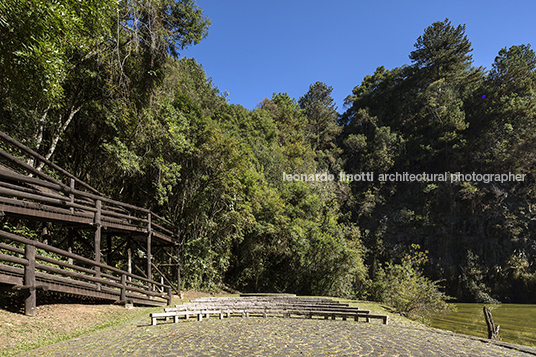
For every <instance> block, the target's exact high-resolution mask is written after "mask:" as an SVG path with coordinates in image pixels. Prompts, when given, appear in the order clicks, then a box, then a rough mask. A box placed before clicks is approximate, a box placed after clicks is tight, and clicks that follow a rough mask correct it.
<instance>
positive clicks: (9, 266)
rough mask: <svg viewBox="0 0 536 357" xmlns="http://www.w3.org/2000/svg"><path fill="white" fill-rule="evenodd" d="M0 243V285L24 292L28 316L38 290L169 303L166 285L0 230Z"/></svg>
mask: <svg viewBox="0 0 536 357" xmlns="http://www.w3.org/2000/svg"><path fill="white" fill-rule="evenodd" d="M0 241H3V243H0V282H2V283H6V284H10V285H14V289H16V290H23V291H24V292H25V293H26V296H25V304H26V314H27V315H29V316H33V315H34V314H35V310H36V296H37V291H38V290H48V291H56V292H60V293H68V294H74V295H82V296H90V297H94V298H97V299H104V300H109V301H115V302H126V301H132V302H133V303H137V304H143V305H153V306H164V305H169V302H170V301H171V292H172V290H171V287H170V286H168V285H164V284H161V283H159V282H156V281H153V280H150V279H147V278H144V277H142V276H138V275H134V274H131V273H128V272H126V271H123V270H121V269H117V268H115V267H112V266H108V265H106V264H102V263H99V262H96V261H95V260H92V259H88V258H85V257H82V256H79V255H76V254H73V253H70V252H67V251H65V250H62V249H59V248H56V247H52V246H50V245H47V244H44V243H41V242H36V241H34V240H31V239H27V238H24V237H21V236H18V235H15V234H12V233H8V232H5V231H1V230H0ZM6 243H7V244H6ZM71 261H72V263H71ZM75 262H76V264H75Z"/></svg>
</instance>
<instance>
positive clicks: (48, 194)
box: [0, 132, 180, 315]
mask: <svg viewBox="0 0 536 357" xmlns="http://www.w3.org/2000/svg"><path fill="white" fill-rule="evenodd" d="M29 162H32V163H33V165H30V164H29ZM39 162H41V163H44V164H45V166H44V167H45V169H46V170H37V169H35V168H34V165H35V166H37V164H38V163H39ZM45 171H46V172H47V173H45ZM0 216H6V217H12V218H15V219H22V220H30V221H42V222H52V223H53V224H54V225H60V226H62V227H66V228H67V230H68V232H69V233H68V234H66V236H65V237H60V238H61V239H60V240H59V241H58V239H56V242H57V244H56V246H53V245H52V244H51V245H49V244H47V243H46V240H45V242H43V241H37V240H32V239H27V238H24V237H21V236H17V235H14V234H11V233H9V232H5V231H2V230H0V285H2V284H3V286H0V287H3V288H5V286H6V285H7V286H11V288H14V289H17V290H24V291H25V293H26V296H27V306H26V314H27V315H33V313H34V312H35V296H36V293H37V291H39V290H48V291H56V292H60V293H67V294H72V295H79V296H89V297H93V298H98V299H104V300H110V301H124V302H126V301H132V302H133V303H137V304H144V305H154V306H162V305H166V304H168V302H169V301H170V295H171V291H172V285H176V286H177V288H175V290H178V286H180V271H179V251H178V245H177V234H178V230H177V228H176V227H175V226H174V225H173V224H172V223H171V222H169V221H168V220H166V219H164V218H162V217H160V216H158V215H156V214H155V213H153V212H151V211H149V210H147V209H144V208H141V207H136V206H133V205H130V204H126V203H123V202H119V201H115V200H112V199H110V198H108V197H106V196H104V195H102V194H101V193H100V192H98V191H97V190H96V189H94V188H93V187H91V186H89V185H88V184H86V183H85V182H83V181H81V180H79V179H78V178H76V177H75V176H73V175H71V174H70V173H69V172H67V171H65V170H63V169H62V168H61V167H59V166H57V165H55V164H54V163H53V162H50V161H48V160H46V159H45V158H44V157H42V156H40V155H39V154H37V153H36V152H34V151H32V150H31V149H29V148H27V147H26V146H24V145H23V144H21V143H19V142H18V141H16V140H14V139H13V138H11V137H10V136H8V135H7V134H5V133H3V132H0ZM87 231H89V232H91V234H90V236H93V237H94V238H93V239H92V240H91V239H89V240H88V239H87V236H88V234H87ZM81 232H86V233H85V234H81ZM103 235H104V236H105V242H102V238H103ZM75 241H79V242H78V243H79V244H82V245H85V246H86V247H89V248H91V250H92V251H93V256H91V257H87V256H86V257H84V256H81V255H77V254H73V253H72V250H73V246H74V242H75ZM102 243H104V244H102ZM102 245H104V246H105V247H106V250H105V251H103V250H102V247H101V246H102ZM64 246H67V250H65V249H60V248H62V247H64ZM87 250H88V249H87V248H86V251H87ZM140 254H141V255H142V256H144V260H145V261H144V264H143V265H145V266H144V268H140V267H139V266H138V263H139V262H140V258H139V257H138V258H135V257H134V256H136V255H137V256H139V255H140ZM142 259H143V258H142ZM170 261H171V262H172V264H170ZM159 263H165V264H163V265H165V266H166V269H163V268H162V267H160V268H159ZM143 265H142V266H143ZM116 266H123V267H125V266H127V267H128V268H127V269H126V270H121V269H118V268H116ZM170 266H176V269H175V272H176V278H177V283H176V284H172V283H171V281H172V280H174V278H172V277H171V276H170V274H169V273H168V274H166V273H165V272H163V271H164V270H165V271H169V267H170ZM132 268H135V269H136V270H137V272H138V273H139V275H135V274H133V273H132ZM153 270H154V271H156V272H157V274H158V275H159V277H160V282H157V281H154V280H153ZM140 274H141V275H140ZM164 282H166V283H167V284H164Z"/></svg>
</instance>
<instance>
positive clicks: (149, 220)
mask: <svg viewBox="0 0 536 357" xmlns="http://www.w3.org/2000/svg"><path fill="white" fill-rule="evenodd" d="M147 220H148V222H147V279H149V280H152V274H151V271H152V269H151V259H153V257H152V255H151V238H152V236H153V232H152V227H151V212H149V213H148V215H147ZM149 289H151V287H150V286H149Z"/></svg>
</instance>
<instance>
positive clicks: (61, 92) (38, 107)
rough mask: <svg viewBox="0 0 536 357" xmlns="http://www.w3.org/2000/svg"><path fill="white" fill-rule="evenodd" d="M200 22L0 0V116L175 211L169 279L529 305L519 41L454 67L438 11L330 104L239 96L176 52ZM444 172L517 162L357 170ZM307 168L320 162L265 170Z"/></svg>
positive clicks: (316, 92) (528, 73) (170, 2)
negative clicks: (455, 176) (401, 58)
mask: <svg viewBox="0 0 536 357" xmlns="http://www.w3.org/2000/svg"><path fill="white" fill-rule="evenodd" d="M209 26H210V20H209V19H208V18H207V17H205V15H204V14H203V11H202V9H200V8H198V7H197V5H196V3H195V1H193V0H157V1H151V2H137V1H121V2H115V1H109V0H82V1H57V2H56V1H51V2H46V4H45V3H44V2H42V1H38V0H28V1H19V0H7V1H2V2H1V4H0V74H1V75H0V117H1V120H0V130H2V131H5V132H7V133H8V134H9V135H11V136H13V137H15V138H17V139H18V140H19V141H21V142H23V143H24V144H25V145H28V146H30V147H31V148H33V149H34V150H36V151H38V152H39V153H41V154H42V155H43V156H46V157H47V158H51V160H53V161H54V162H56V163H57V164H59V165H60V166H62V167H63V168H65V169H66V170H68V171H70V172H72V173H73V174H75V175H76V176H78V177H79V178H81V179H83V180H85V181H86V182H88V183H89V184H91V185H92V186H94V187H96V188H97V189H98V190H100V191H101V192H103V193H105V194H106V195H108V196H110V197H111V198H114V199H118V200H122V201H125V202H129V203H132V204H135V205H138V206H144V207H146V208H149V209H151V210H153V211H154V212H157V213H158V214H159V215H162V216H164V217H166V218H168V219H170V220H171V221H173V222H175V223H176V224H177V225H178V226H179V227H180V232H181V233H180V243H181V251H182V254H183V257H182V262H183V264H182V276H183V279H184V280H183V283H184V286H183V288H195V289H217V288H220V287H221V286H223V285H227V286H230V287H233V288H235V289H239V290H243V291H258V292H261V291H267V292H278V291H287V292H294V293H298V294H311V295H335V296H345V297H361V298H363V297H365V298H371V299H376V300H384V301H385V300H388V299H393V296H394V295H396V294H397V292H396V291H390V290H389V289H390V287H393V286H395V287H396V286H399V287H401V289H402V290H404V289H405V290H408V289H409V288H408V287H406V288H404V285H403V284H405V283H408V282H414V285H420V286H421V287H423V286H424V288H425V289H429V290H428V291H432V290H434V291H435V290H437V288H438V287H440V290H441V291H442V292H444V293H446V294H447V295H449V296H452V297H455V298H456V299H457V300H458V301H467V302H472V301H476V302H492V301H497V300H498V301H502V302H519V303H529V302H530V303H536V296H535V295H534V291H535V289H536V265H535V264H534V262H535V258H536V240H535V236H534V232H535V228H536V227H535V224H534V220H535V216H534V214H535V213H536V212H535V211H536V206H535V204H536V192H535V186H534V173H535V171H534V164H535V160H536V100H535V91H536V71H535V69H536V55H535V53H534V51H533V50H532V49H531V47H530V45H529V44H526V45H519V46H512V47H510V48H503V49H498V54H497V57H496V59H495V62H494V63H493V64H491V69H489V70H488V69H485V68H483V67H474V66H473V65H472V56H471V51H472V48H471V42H470V39H468V38H467V36H466V35H465V26H464V25H456V24H452V23H451V22H450V21H449V20H448V19H446V20H444V21H438V22H435V23H433V24H431V25H430V26H429V27H428V28H427V29H426V30H425V31H424V33H423V34H422V35H421V36H420V37H419V38H417V39H416V42H415V50H414V51H412V52H411V53H409V59H410V61H411V64H410V65H402V66H400V67H397V68H392V69H386V68H384V67H383V66H379V67H378V68H377V70H376V71H375V72H374V73H373V74H371V75H368V76H366V77H365V78H364V79H363V81H362V83H360V84H356V86H355V88H354V89H353V91H352V93H350V94H349V95H348V97H347V98H346V100H345V111H344V113H343V114H341V115H339V114H338V112H337V108H336V107H335V105H334V100H333V98H332V97H331V93H332V88H331V87H330V86H329V85H328V84H325V83H322V82H316V83H312V84H311V86H310V87H309V91H308V92H307V93H304V94H303V96H301V97H300V98H297V99H296V98H291V97H290V96H289V95H288V94H286V93H274V94H273V95H272V97H271V98H264V99H263V98H259V104H258V105H257V107H256V108H255V109H253V110H248V109H246V108H244V107H242V106H240V105H234V104H229V103H228V100H227V98H226V95H225V94H224V93H222V92H221V91H220V90H219V89H218V87H217V86H216V84H215V83H213V81H212V79H211V78H210V76H209V75H207V73H205V71H204V69H203V67H202V66H201V64H199V63H197V61H196V60H195V59H194V58H186V57H181V55H180V52H181V50H183V49H184V48H186V47H188V46H192V45H195V44H197V43H199V42H200V41H202V40H203V39H204V38H205V37H206V36H207V35H208V29H209ZM341 172H345V173H349V174H361V173H373V174H374V175H375V179H374V180H360V181H357V180H354V181H352V182H350V181H340V180H339V179H338V178H339V175H340V173H341ZM457 172H461V173H466V174H472V173H473V172H474V173H478V174H508V173H513V174H519V175H521V174H522V175H525V176H523V177H524V180H522V181H507V182H500V181H499V182H498V181H497V180H492V181H490V182H484V181H479V180H467V181H465V180H459V181H454V182H453V181H452V180H444V181H439V180H433V181H420V182H417V181H412V182H409V181H402V180H398V181H396V180H385V181H381V180H378V179H377V178H378V175H379V174H393V175H394V174H396V173H400V174H402V173H409V174H422V173H429V174H443V173H457ZM318 173H320V174H322V173H327V174H331V175H333V177H334V178H335V179H334V180H314V181H307V180H292V179H290V180H289V179H286V178H288V176H285V175H286V174H289V175H293V174H318ZM2 220H3V221H2V222H3V224H4V227H9V226H11V225H13V224H15V222H12V221H10V220H9V219H7V218H2ZM42 224H43V223H39V224H33V226H29V227H28V228H29V229H33V230H36V231H39V230H40V229H42V227H41V226H40V225H42ZM412 279H413V280H412ZM442 297H444V296H442Z"/></svg>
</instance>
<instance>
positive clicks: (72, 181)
mask: <svg viewBox="0 0 536 357" xmlns="http://www.w3.org/2000/svg"><path fill="white" fill-rule="evenodd" d="M69 187H70V188H71V193H69V199H70V200H71V203H74V193H73V192H74V178H71V185H70V186H69ZM71 214H74V207H71Z"/></svg>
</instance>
